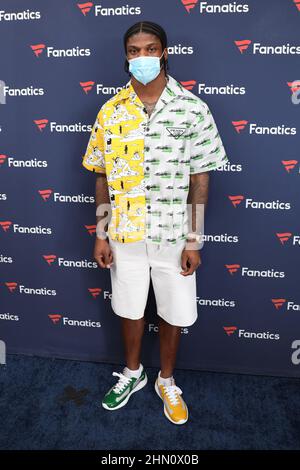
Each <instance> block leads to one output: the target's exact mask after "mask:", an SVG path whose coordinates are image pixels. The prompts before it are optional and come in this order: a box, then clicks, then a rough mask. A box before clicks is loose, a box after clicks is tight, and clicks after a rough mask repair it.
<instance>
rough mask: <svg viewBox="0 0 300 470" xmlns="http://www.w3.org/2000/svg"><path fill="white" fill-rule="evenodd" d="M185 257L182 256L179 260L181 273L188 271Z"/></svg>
mask: <svg viewBox="0 0 300 470" xmlns="http://www.w3.org/2000/svg"><path fill="white" fill-rule="evenodd" d="M187 260H188V258H187V256H183V257H182V258H181V268H182V269H183V271H186V270H187V269H188V266H187Z"/></svg>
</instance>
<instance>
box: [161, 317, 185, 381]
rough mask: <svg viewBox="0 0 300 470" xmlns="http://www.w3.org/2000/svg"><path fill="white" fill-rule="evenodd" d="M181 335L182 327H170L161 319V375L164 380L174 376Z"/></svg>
mask: <svg viewBox="0 0 300 470" xmlns="http://www.w3.org/2000/svg"><path fill="white" fill-rule="evenodd" d="M180 335H181V327H180V326H174V325H170V324H169V323H167V322H166V321H165V320H163V319H162V318H160V319H159V345H160V363H161V373H160V375H161V377H162V378H165V379H166V378H167V377H171V376H172V375H173V371H174V367H175V362H176V354H177V350H178V346H179V340H180Z"/></svg>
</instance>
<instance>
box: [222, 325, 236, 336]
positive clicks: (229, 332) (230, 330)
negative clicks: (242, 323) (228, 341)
mask: <svg viewBox="0 0 300 470" xmlns="http://www.w3.org/2000/svg"><path fill="white" fill-rule="evenodd" d="M223 328H224V330H225V332H226V333H227V336H231V335H233V333H234V332H235V331H236V330H237V326H223Z"/></svg>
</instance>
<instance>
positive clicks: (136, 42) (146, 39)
mask: <svg viewBox="0 0 300 470" xmlns="http://www.w3.org/2000/svg"><path fill="white" fill-rule="evenodd" d="M152 43H155V44H158V45H160V40H159V38H158V37H157V36H155V34H151V33H143V32H140V33H136V34H133V35H132V36H130V38H128V40H127V47H128V46H138V47H142V46H146V45H147V44H152Z"/></svg>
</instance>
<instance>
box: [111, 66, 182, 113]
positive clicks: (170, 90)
mask: <svg viewBox="0 0 300 470" xmlns="http://www.w3.org/2000/svg"><path fill="white" fill-rule="evenodd" d="M167 80H168V81H167V83H166V86H165V88H164V89H163V91H162V93H161V95H160V97H159V100H158V101H157V103H156V105H155V113H156V112H158V111H159V110H160V109H161V108H163V107H164V106H165V105H166V104H167V103H169V102H170V101H172V100H173V99H174V98H175V97H176V96H178V95H184V90H185V89H184V88H183V86H182V85H181V83H179V82H178V81H177V80H175V78H173V77H172V76H171V75H169V74H167ZM126 99H130V101H131V102H132V103H134V104H136V105H137V106H140V107H142V108H143V107H144V104H143V103H142V101H141V100H140V98H139V97H138V95H137V94H136V92H135V91H134V88H133V86H132V83H131V79H130V80H129V81H128V82H127V83H126V85H125V87H124V88H123V89H122V90H121V91H120V92H119V93H118V95H117V96H116V101H115V102H118V101H121V100H126Z"/></svg>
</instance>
